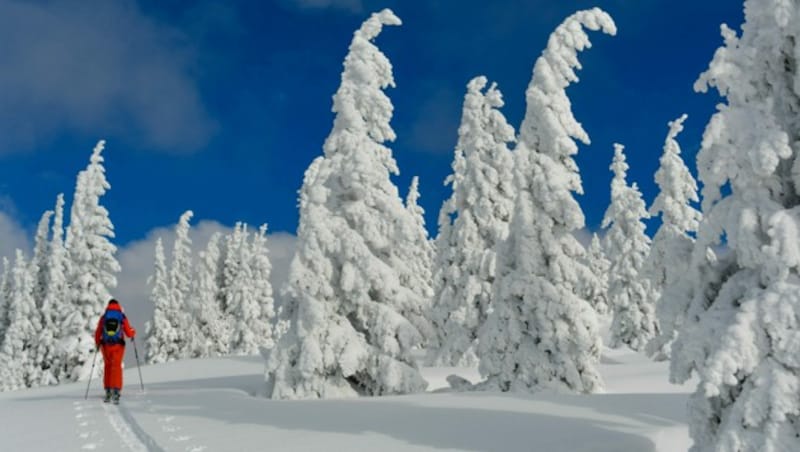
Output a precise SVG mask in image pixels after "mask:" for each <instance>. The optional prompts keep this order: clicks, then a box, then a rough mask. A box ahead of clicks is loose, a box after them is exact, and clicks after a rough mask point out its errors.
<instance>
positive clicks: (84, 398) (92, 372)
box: [83, 347, 100, 400]
mask: <svg viewBox="0 0 800 452" xmlns="http://www.w3.org/2000/svg"><path fill="white" fill-rule="evenodd" d="M99 350H100V347H95V348H94V358H92V371H91V372H89V382H88V383H86V395H84V396H83V400H86V399H88V398H89V386H91V385H92V375H93V374H94V364H95V363H96V362H97V352H98V351H99Z"/></svg>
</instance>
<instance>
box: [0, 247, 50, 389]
mask: <svg viewBox="0 0 800 452" xmlns="http://www.w3.org/2000/svg"><path fill="white" fill-rule="evenodd" d="M30 270H31V269H30V264H29V263H28V262H27V261H26V260H25V256H24V255H23V252H22V250H19V249H18V250H17V252H16V259H15V261H14V268H13V270H12V271H11V279H10V289H9V292H10V296H11V301H10V303H9V306H8V320H9V323H8V328H7V329H6V334H5V340H4V341H3V345H2V346H1V347H0V390H2V391H9V390H14V389H19V388H29V387H31V386H34V385H37V384H38V383H39V381H40V375H41V369H40V367H39V366H38V364H37V363H36V341H37V338H38V332H39V331H40V330H41V324H40V318H39V316H38V315H37V310H36V301H35V300H34V299H33V290H34V285H35V282H34V275H35V273H32V272H31V271H30Z"/></svg>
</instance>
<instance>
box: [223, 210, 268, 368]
mask: <svg viewBox="0 0 800 452" xmlns="http://www.w3.org/2000/svg"><path fill="white" fill-rule="evenodd" d="M249 238H250V232H248V230H247V225H246V224H243V223H236V226H235V227H234V230H233V233H232V234H231V235H229V236H228V240H227V248H228V255H227V259H226V260H225V275H226V277H225V280H226V285H227V287H226V290H225V316H226V318H227V319H228V320H229V321H230V324H231V339H230V347H231V349H230V351H231V353H234V354H241V355H245V354H253V353H256V352H257V351H258V342H259V341H261V340H262V339H263V338H264V336H265V335H266V332H265V331H264V325H263V324H262V323H261V322H259V317H260V314H261V312H260V311H261V308H260V306H258V304H257V303H256V298H255V293H254V290H253V289H254V286H253V277H254V275H253V271H252V270H253V269H252V267H251V265H250V258H251V252H252V249H251V248H250V243H249Z"/></svg>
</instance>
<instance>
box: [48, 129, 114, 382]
mask: <svg viewBox="0 0 800 452" xmlns="http://www.w3.org/2000/svg"><path fill="white" fill-rule="evenodd" d="M104 146H105V141H102V140H101V141H100V142H98V143H97V146H95V148H94V151H93V152H92V156H91V158H90V161H89V165H88V166H87V167H86V169H85V170H83V171H81V172H80V173H79V174H78V181H77V183H76V186H75V195H74V197H73V201H72V209H71V211H70V221H69V227H68V228H67V239H66V248H67V252H68V253H69V260H70V262H71V265H70V274H69V275H68V281H69V282H70V296H69V308H68V309H67V310H66V312H64V320H63V322H62V326H61V328H62V331H63V332H64V339H63V342H62V344H63V345H64V366H66V372H65V375H64V376H65V378H63V379H62V381H63V380H65V379H71V380H77V379H82V378H86V377H88V373H89V371H90V367H91V364H92V363H91V361H92V354H93V353H94V349H95V345H94V329H95V327H96V326H97V319H98V317H99V316H100V315H101V314H102V313H103V309H104V308H105V306H106V303H107V302H108V300H109V299H110V297H111V296H110V291H111V290H113V289H114V288H115V287H116V286H117V278H116V274H117V273H118V272H119V271H120V266H119V263H118V262H117V260H116V258H115V257H114V254H115V253H116V250H117V248H116V246H114V245H113V244H112V243H111V239H112V238H114V225H113V224H112V223H111V219H110V218H109V214H108V210H106V208H105V207H103V206H102V205H100V198H101V197H102V196H103V195H104V194H105V193H106V191H108V190H109V189H110V188H111V185H110V184H109V183H108V181H107V180H106V176H105V168H104V167H103V156H102V155H101V153H102V152H103V148H104Z"/></svg>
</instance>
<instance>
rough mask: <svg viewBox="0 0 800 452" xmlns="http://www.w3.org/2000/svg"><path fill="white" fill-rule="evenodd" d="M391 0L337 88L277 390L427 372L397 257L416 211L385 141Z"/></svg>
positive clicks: (311, 193)
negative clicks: (420, 362)
mask: <svg viewBox="0 0 800 452" xmlns="http://www.w3.org/2000/svg"><path fill="white" fill-rule="evenodd" d="M399 24H400V19H398V18H397V16H395V15H394V14H393V13H392V12H391V11H390V10H388V9H387V10H383V11H381V12H380V13H375V14H373V15H372V16H371V17H370V18H369V19H368V20H367V21H365V22H364V24H363V25H362V26H361V28H360V29H359V30H357V31H356V32H355V35H354V37H353V41H352V43H351V45H350V52H349V54H348V55H347V57H346V59H345V62H344V72H343V73H342V81H341V86H340V87H339V90H338V91H337V93H336V95H335V96H334V106H333V110H334V112H335V113H336V119H335V121H334V126H333V130H332V132H331V134H330V135H329V136H328V139H327V140H326V141H325V145H324V151H325V155H324V157H319V158H317V159H316V160H314V162H313V163H312V164H311V166H310V167H309V169H308V170H307V171H306V175H305V179H304V182H303V187H302V189H301V193H300V225H299V228H298V243H297V253H296V255H295V258H294V260H293V261H292V264H291V268H290V273H289V282H288V284H287V287H286V291H285V294H286V296H285V302H284V303H285V305H284V308H283V313H284V316H285V317H284V320H291V322H290V325H291V326H290V329H289V330H288V331H287V332H286V333H285V334H283V335H282V336H281V339H280V340H279V342H278V345H277V346H276V348H275V349H273V350H272V352H271V354H270V356H269V358H268V360H267V395H268V396H269V397H272V398H325V397H347V396H356V395H381V394H398V393H408V392H415V391H421V390H423V389H425V387H426V382H425V380H424V379H423V378H422V376H421V375H420V373H419V370H418V369H417V366H416V363H415V361H414V359H413V357H412V354H411V350H412V349H413V348H414V347H416V346H419V345H420V344H421V343H422V341H423V337H422V335H421V334H420V332H419V331H418V330H417V328H416V327H414V325H413V324H412V323H411V322H410V321H409V319H407V318H405V317H404V316H403V315H402V314H401V313H400V310H401V309H402V307H403V306H407V305H408V304H409V303H410V301H409V297H416V296H417V295H416V292H415V291H414V290H413V288H410V287H404V286H403V285H402V284H401V282H400V277H399V272H398V271H397V269H396V268H394V267H393V266H392V263H393V262H394V261H395V259H396V258H395V256H396V254H397V252H398V250H397V249H396V246H397V243H398V242H400V241H402V240H403V239H404V235H403V233H404V231H405V230H411V229H412V227H413V225H411V226H410V225H409V224H408V223H410V222H412V221H413V218H412V217H411V216H410V215H408V212H407V211H406V209H405V206H404V205H403V201H402V200H401V199H400V196H399V193H398V190H397V187H396V186H395V185H394V184H393V183H392V182H391V180H390V178H389V177H390V173H395V174H396V173H397V172H398V170H397V164H396V163H395V160H394V158H393V157H392V153H391V150H390V149H389V148H388V147H386V146H384V145H383V143H384V142H385V141H387V140H388V141H391V140H394V138H395V134H394V131H393V130H392V128H391V126H390V125H389V121H390V119H391V116H392V104H391V101H390V100H389V98H388V97H387V96H386V94H385V93H384V92H383V89H385V88H386V87H388V86H394V80H393V77H392V67H391V64H390V63H389V60H388V59H387V58H386V56H384V55H383V53H381V52H380V50H379V49H378V48H377V47H376V46H375V45H374V44H373V42H372V41H373V40H374V39H375V37H377V36H378V34H379V33H380V32H381V29H382V28H383V26H384V25H399Z"/></svg>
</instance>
